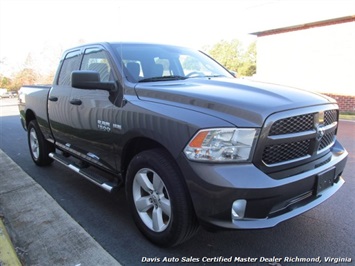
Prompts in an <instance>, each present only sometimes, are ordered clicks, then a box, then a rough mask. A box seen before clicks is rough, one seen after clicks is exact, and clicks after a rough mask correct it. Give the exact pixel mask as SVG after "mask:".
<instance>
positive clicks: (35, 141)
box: [27, 120, 55, 166]
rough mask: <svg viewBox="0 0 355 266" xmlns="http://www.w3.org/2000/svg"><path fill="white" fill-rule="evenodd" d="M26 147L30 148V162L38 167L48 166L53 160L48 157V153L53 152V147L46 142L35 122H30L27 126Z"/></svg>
mask: <svg viewBox="0 0 355 266" xmlns="http://www.w3.org/2000/svg"><path fill="white" fill-rule="evenodd" d="M27 133H28V135H27V136H28V147H29V148H30V153H31V157H32V160H33V161H34V163H35V164H37V165H39V166H45V165H50V164H51V163H52V162H53V159H52V158H51V157H49V153H50V152H53V151H54V150H55V148H54V145H53V144H52V143H50V142H48V141H47V140H46V139H45V138H44V137H43V134H42V132H41V130H40V128H39V126H38V123H37V121H36V120H32V121H31V122H30V123H29V124H28V128H27Z"/></svg>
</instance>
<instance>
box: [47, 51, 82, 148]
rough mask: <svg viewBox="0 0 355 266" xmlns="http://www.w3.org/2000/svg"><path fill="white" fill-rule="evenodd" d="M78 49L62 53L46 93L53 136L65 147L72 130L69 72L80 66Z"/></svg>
mask: <svg viewBox="0 0 355 266" xmlns="http://www.w3.org/2000/svg"><path fill="white" fill-rule="evenodd" d="M80 62H81V52H80V49H78V50H74V51H70V52H68V53H67V54H65V55H64V57H63V58H62V62H61V64H60V69H59V70H58V71H59V72H58V74H57V76H56V80H55V81H54V84H53V87H52V89H51V90H50V92H49V95H48V116H49V122H50V126H51V130H52V133H53V136H54V138H55V140H56V142H57V144H58V145H59V146H62V147H66V146H68V145H67V143H70V140H71V138H72V137H71V136H72V134H73V130H72V116H71V107H72V105H71V103H70V95H71V93H72V87H71V84H70V83H71V73H72V71H74V70H78V69H79V68H80Z"/></svg>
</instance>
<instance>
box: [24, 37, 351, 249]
mask: <svg viewBox="0 0 355 266" xmlns="http://www.w3.org/2000/svg"><path fill="white" fill-rule="evenodd" d="M19 98H20V101H19V110H20V116H21V121H22V125H23V127H24V128H25V129H26V130H27V132H28V144H29V149H30V154H31V156H32V159H33V161H34V163H35V164H37V165H39V166H43V165H49V164H51V163H52V162H53V160H55V161H57V162H60V163H62V164H63V165H65V166H67V167H68V168H69V169H71V170H73V171H75V172H77V173H78V174H80V175H82V176H83V177H85V178H86V179H88V180H90V181H91V182H93V183H95V184H96V185H98V186H100V187H101V188H103V189H105V190H107V191H113V190H118V189H119V188H121V187H124V188H125V191H126V195H127V202H128V204H129V207H130V209H131V211H132V215H133V220H134V221H135V223H136V225H137V227H138V228H139V230H140V231H141V232H142V233H143V234H144V235H145V236H146V237H147V238H148V239H149V240H150V241H152V242H153V243H155V244H157V245H160V246H165V247H166V246H173V245H177V244H179V243H182V242H183V241H185V240H187V239H189V238H190V237H191V236H193V235H194V233H195V232H196V230H197V229H198V228H199V226H200V225H201V226H205V227H217V228H228V229H257V228H269V227H273V226H275V225H277V224H278V223H280V222H282V221H285V220H287V219H289V218H291V217H294V216H296V215H299V214H301V213H303V212H305V211H307V210H309V209H311V208H313V207H315V206H317V205H318V204H320V203H321V202H323V201H324V200H326V199H328V198H329V197H330V196H331V195H333V194H334V193H335V192H336V191H337V190H338V189H339V188H340V187H341V186H342V184H343V183H344V180H343V178H342V176H341V175H342V172H343V170H344V167H345V163H346V159H347V152H346V150H345V149H344V148H343V147H342V146H341V144H340V143H339V142H338V141H337V138H336V136H337V129H338V117H339V110H338V106H337V103H336V102H335V101H334V100H333V99H331V98H328V97H325V96H322V95H320V94H315V93H311V92H306V91H303V90H299V89H294V88H288V87H281V86H277V85H272V84H265V83H260V82H253V81H247V80H244V79H236V78H234V77H233V75H232V74H231V73H230V72H229V71H228V70H227V69H225V68H224V67H223V66H221V65H220V64H219V63H217V62H216V61H215V60H213V59H212V58H211V57H209V56H208V55H206V54H205V53H203V52H201V51H195V50H193V49H188V48H184V47H177V46H170V45H157V44H146V43H122V42H117V43H96V44H88V45H83V46H80V47H75V48H73V49H69V50H67V51H66V52H65V53H64V55H63V57H62V59H61V61H60V64H59V67H58V70H57V73H56V76H55V79H54V82H53V85H52V86H48V87H46V86H42V87H41V86H23V87H22V88H21V90H20V95H19ZM94 170H95V171H94ZM98 172H99V173H102V174H98Z"/></svg>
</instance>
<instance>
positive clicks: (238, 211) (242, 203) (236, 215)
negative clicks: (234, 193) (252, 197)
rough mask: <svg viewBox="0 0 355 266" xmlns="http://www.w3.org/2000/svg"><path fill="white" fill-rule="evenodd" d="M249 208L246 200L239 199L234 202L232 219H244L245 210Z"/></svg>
mask: <svg viewBox="0 0 355 266" xmlns="http://www.w3.org/2000/svg"><path fill="white" fill-rule="evenodd" d="M246 207H247V201H246V200H244V199H239V200H236V201H234V202H233V205H232V219H233V220H237V219H243V218H244V214H245V209H246Z"/></svg>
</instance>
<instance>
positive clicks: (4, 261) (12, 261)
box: [0, 218, 22, 266]
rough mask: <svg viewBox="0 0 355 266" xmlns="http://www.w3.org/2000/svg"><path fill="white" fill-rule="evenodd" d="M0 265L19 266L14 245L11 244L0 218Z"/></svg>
mask: <svg viewBox="0 0 355 266" xmlns="http://www.w3.org/2000/svg"><path fill="white" fill-rule="evenodd" d="M0 265H2V266H7V265H9V266H21V265H22V264H21V262H20V260H19V258H18V257H17V254H16V251H15V248H14V246H13V245H12V242H11V239H10V237H9V234H8V233H7V231H6V227H5V225H4V223H3V221H2V218H0Z"/></svg>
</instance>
